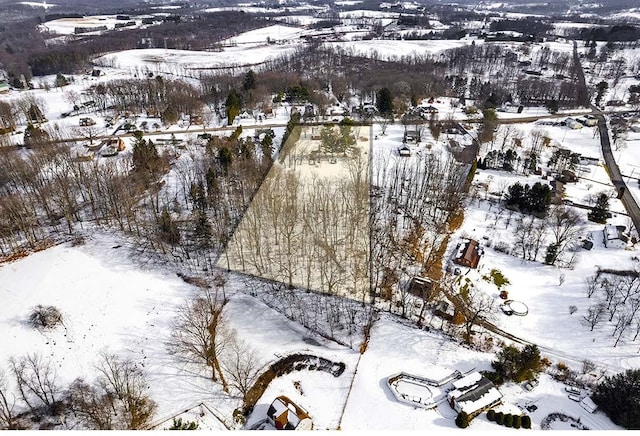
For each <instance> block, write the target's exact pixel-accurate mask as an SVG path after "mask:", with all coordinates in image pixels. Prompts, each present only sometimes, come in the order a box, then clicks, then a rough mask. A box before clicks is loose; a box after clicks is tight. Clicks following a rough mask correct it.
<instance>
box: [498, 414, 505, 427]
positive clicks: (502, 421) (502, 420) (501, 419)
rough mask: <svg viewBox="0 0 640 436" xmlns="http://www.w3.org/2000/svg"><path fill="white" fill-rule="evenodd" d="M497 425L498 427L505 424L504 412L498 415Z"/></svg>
mask: <svg viewBox="0 0 640 436" xmlns="http://www.w3.org/2000/svg"><path fill="white" fill-rule="evenodd" d="M496 424H498V425H502V424H504V413H502V412H498V413H496Z"/></svg>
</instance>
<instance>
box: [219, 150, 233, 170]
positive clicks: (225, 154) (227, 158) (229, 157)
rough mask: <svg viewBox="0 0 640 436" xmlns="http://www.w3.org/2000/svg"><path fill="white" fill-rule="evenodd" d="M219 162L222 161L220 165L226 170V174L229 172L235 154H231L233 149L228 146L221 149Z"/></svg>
mask: <svg viewBox="0 0 640 436" xmlns="http://www.w3.org/2000/svg"><path fill="white" fill-rule="evenodd" d="M218 161H220V165H221V166H222V169H223V170H224V172H225V174H226V173H227V172H228V171H229V167H230V166H231V163H232V162H233V154H232V153H231V149H230V148H229V147H227V146H226V145H223V146H222V147H220V150H219V151H218Z"/></svg>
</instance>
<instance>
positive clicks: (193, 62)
mask: <svg viewBox="0 0 640 436" xmlns="http://www.w3.org/2000/svg"><path fill="white" fill-rule="evenodd" d="M295 48H296V45H295V44H294V45H266V43H265V45H263V46H259V47H258V46H256V47H250V48H246V47H226V48H224V49H222V50H221V51H212V52H208V51H188V50H171V49H160V48H149V49H140V50H125V51H121V52H118V53H113V54H107V55H104V56H101V57H99V58H97V59H96V60H95V62H96V64H98V65H102V66H108V67H113V68H119V69H127V70H142V71H149V72H153V73H171V72H173V73H174V74H176V73H177V74H180V73H182V74H188V73H192V72H193V71H195V70H208V69H210V70H216V69H224V68H239V67H255V66H259V65H260V64H262V63H263V62H265V61H266V60H268V59H271V58H274V57H276V56H279V55H282V54H286V53H291V52H292V51H293V50H295Z"/></svg>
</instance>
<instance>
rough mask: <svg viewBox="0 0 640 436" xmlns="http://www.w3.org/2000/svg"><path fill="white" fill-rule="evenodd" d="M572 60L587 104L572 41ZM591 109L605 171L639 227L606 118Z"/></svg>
mask: <svg viewBox="0 0 640 436" xmlns="http://www.w3.org/2000/svg"><path fill="white" fill-rule="evenodd" d="M573 62H574V66H575V69H576V73H577V75H578V84H579V86H580V91H579V93H580V97H581V98H585V97H586V101H585V102H584V103H586V104H589V101H588V95H589V94H588V89H587V84H586V81H585V78H584V72H583V71H582V65H581V63H580V56H579V55H578V44H577V43H576V42H575V41H574V42H573ZM590 106H591V109H592V110H593V114H594V115H595V117H596V118H597V119H598V131H599V133H600V146H601V148H602V156H603V157H604V161H605V163H606V165H607V172H608V173H609V178H611V183H613V186H614V187H615V188H616V191H617V192H618V198H620V200H621V201H622V204H623V206H624V208H625V209H626V210H627V214H628V215H629V217H631V221H633V226H634V227H635V228H636V230H638V229H640V207H638V203H637V201H636V199H635V198H634V197H633V195H632V194H631V192H630V191H629V189H628V188H627V185H626V183H625V182H624V180H623V179H622V173H620V168H619V167H618V164H617V163H616V160H615V158H614V157H613V151H611V139H610V137H609V128H608V126H607V120H606V119H605V117H604V114H603V113H602V111H601V110H600V109H599V108H597V107H596V106H595V105H592V104H590Z"/></svg>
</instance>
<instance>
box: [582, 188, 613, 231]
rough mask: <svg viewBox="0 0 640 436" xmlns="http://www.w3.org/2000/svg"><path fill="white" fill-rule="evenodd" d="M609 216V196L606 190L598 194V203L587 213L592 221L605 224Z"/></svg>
mask: <svg viewBox="0 0 640 436" xmlns="http://www.w3.org/2000/svg"><path fill="white" fill-rule="evenodd" d="M608 216H609V196H608V195H607V194H605V193H604V192H601V193H600V194H598V198H597V199H596V205H595V206H593V209H591V211H590V212H589V213H588V214H587V217H588V218H589V220H590V221H594V222H596V223H600V224H605V223H606V222H607V218H608Z"/></svg>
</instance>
